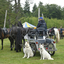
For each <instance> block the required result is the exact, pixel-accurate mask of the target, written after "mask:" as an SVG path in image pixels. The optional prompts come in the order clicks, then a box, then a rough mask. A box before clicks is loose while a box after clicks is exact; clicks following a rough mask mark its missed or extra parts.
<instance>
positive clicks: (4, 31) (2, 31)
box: [0, 28, 13, 50]
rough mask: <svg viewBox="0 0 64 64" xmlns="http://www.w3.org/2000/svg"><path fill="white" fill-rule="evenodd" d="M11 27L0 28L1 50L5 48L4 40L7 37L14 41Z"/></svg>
mask: <svg viewBox="0 0 64 64" xmlns="http://www.w3.org/2000/svg"><path fill="white" fill-rule="evenodd" d="M9 31H10V28H0V39H1V42H2V48H1V50H3V40H4V39H5V38H9V40H10V42H11V44H12V43H13V41H12V40H13V38H11V36H10V34H9Z"/></svg>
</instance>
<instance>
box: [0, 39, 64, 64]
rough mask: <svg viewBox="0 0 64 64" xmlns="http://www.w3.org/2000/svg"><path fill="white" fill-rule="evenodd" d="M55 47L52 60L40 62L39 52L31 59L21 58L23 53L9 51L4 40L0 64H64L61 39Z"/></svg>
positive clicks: (7, 41)
mask: <svg viewBox="0 0 64 64" xmlns="http://www.w3.org/2000/svg"><path fill="white" fill-rule="evenodd" d="M56 45H57V51H56V52H55V54H54V55H53V56H52V58H54V60H40V55H39V52H37V53H36V56H34V57H32V58H29V59H27V58H24V59H23V58H22V57H23V56H24V54H23V52H18V53H17V52H15V51H14V50H13V51H10V42H9V40H8V39H4V46H3V47H4V49H3V50H0V64H64V39H61V40H60V42H59V43H57V44H56ZM0 49H1V41H0Z"/></svg>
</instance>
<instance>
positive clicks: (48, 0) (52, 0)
mask: <svg viewBox="0 0 64 64" xmlns="http://www.w3.org/2000/svg"><path fill="white" fill-rule="evenodd" d="M20 1H21V5H22V7H23V6H24V4H25V1H26V0H20ZM29 1H30V3H32V4H30V11H32V7H33V6H34V3H36V5H37V6H38V3H39V1H41V2H42V3H43V5H46V4H57V5H59V6H61V7H64V0H29Z"/></svg>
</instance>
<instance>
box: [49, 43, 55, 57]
mask: <svg viewBox="0 0 64 64" xmlns="http://www.w3.org/2000/svg"><path fill="white" fill-rule="evenodd" d="M48 49H51V50H54V45H53V44H52V43H50V44H49V45H48ZM48 53H49V54H50V55H51V56H52V55H54V54H55V51H48Z"/></svg>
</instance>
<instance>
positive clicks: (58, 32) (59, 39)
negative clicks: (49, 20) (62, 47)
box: [58, 31, 60, 42]
mask: <svg viewBox="0 0 64 64" xmlns="http://www.w3.org/2000/svg"><path fill="white" fill-rule="evenodd" d="M59 41H60V34H59V31H58V42H59Z"/></svg>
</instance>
